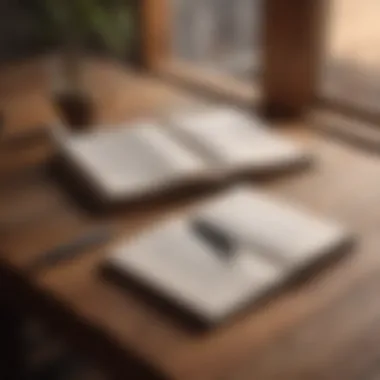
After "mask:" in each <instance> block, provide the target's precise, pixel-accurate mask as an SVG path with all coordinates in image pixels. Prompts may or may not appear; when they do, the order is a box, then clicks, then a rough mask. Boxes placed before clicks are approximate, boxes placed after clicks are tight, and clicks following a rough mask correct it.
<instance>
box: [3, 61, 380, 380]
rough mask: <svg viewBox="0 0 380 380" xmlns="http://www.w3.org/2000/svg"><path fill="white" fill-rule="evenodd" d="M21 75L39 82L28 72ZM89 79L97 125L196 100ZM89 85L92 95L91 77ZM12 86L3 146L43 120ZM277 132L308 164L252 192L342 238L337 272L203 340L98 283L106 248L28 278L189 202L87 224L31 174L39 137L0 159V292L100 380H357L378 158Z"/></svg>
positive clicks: (100, 69)
mask: <svg viewBox="0 0 380 380" xmlns="http://www.w3.org/2000/svg"><path fill="white" fill-rule="evenodd" d="M43 62H44V61H43ZM40 64H41V63H40ZM34 67H35V68H36V70H37V69H38V70H41V67H40V66H39V65H38V64H36V65H35V66H34ZM89 67H90V69H89V77H91V78H95V79H96V81H97V82H98V83H106V84H107V86H106V90H105V91H104V92H102V93H101V94H99V96H98V98H97V101H98V102H99V105H100V106H99V109H100V111H99V120H101V121H108V120H109V121H110V122H113V121H120V120H124V119H125V118H127V117H132V118H133V117H136V116H138V115H142V116H147V115H156V114H157V113H160V112H163V111H164V110H166V111H168V110H171V109H178V107H182V106H186V105H190V104H194V102H196V100H194V99H193V98H192V96H190V95H187V94H186V93H184V92H182V91H180V90H179V89H177V88H175V87H170V86H169V85H166V84H164V83H162V82H160V81H158V80H155V79H152V78H151V79H148V78H139V77H136V76H134V75H132V74H130V73H124V72H121V71H120V70H118V69H115V68H113V69H111V68H110V67H109V66H107V65H104V64H102V63H100V64H91V65H90V66H89ZM30 70H31V69H30ZM32 72H33V71H32ZM40 72H41V73H43V70H41V71H40ZM41 75H42V74H41ZM16 78H17V75H16V74H15V79H14V80H15V81H16ZM32 78H33V76H32ZM92 83H93V84H92V85H93V86H94V88H97V86H96V82H94V79H93V80H92ZM126 83H129V84H130V85H129V87H127V88H126V87H125V84H126ZM17 84H18V85H19V88H20V90H18V91H14V93H13V95H12V99H4V102H3V104H10V103H12V104H11V106H10V107H9V108H8V107H7V108H6V110H7V116H8V120H10V121H9V124H8V127H9V128H10V129H9V130H7V135H8V136H10V135H12V134H13V133H16V132H14V131H17V133H23V132H24V131H30V130H33V128H34V126H35V124H34V123H32V122H30V123H28V120H31V121H33V120H41V121H46V122H48V121H49V120H50V119H51V118H52V119H54V112H52V111H51V109H50V105H49V102H48V99H47V97H46V89H44V88H43V86H41V87H42V88H40V87H39V86H36V85H33V86H30V88H33V91H32V92H31V93H30V94H29V93H28V92H25V91H21V89H22V86H20V84H19V83H18V82H17V81H16V85H17ZM131 89H133V90H134V91H132V90H131ZM28 96H32V97H37V98H38V99H39V101H38V102H37V104H36V103H33V102H30V103H29V102H27V101H23V103H22V104H23V112H22V115H21V114H20V111H19V108H18V107H17V104H18V102H19V101H20V99H24V98H25V97H28ZM34 99H35V98H34ZM9 102H10V103H9ZM27 115H29V117H27ZM11 126H12V128H11ZM281 133H284V134H286V135H289V136H291V138H294V139H295V140H297V141H300V142H301V143H302V144H305V145H306V146H307V147H309V148H310V149H312V150H313V151H314V152H315V155H316V158H317V160H318V162H317V165H316V166H315V167H314V168H313V169H312V170H309V171H306V172H304V173H300V174H297V175H292V176H289V177H282V178H281V179H278V180H272V181H265V182H260V183H258V186H260V187H262V188H265V189H267V190H268V191H269V192H270V193H274V194H277V195H278V196H280V197H284V198H286V199H289V200H290V201H296V202H299V203H301V204H303V205H304V206H306V207H307V208H308V209H310V210H311V211H314V212H316V213H320V214H322V215H324V216H326V217H331V218H333V219H337V220H338V221H340V222H341V223H343V224H345V225H347V227H348V228H350V229H351V230H352V231H354V232H355V233H356V235H357V238H358V243H357V247H356V249H355V250H354V251H353V252H352V254H351V255H349V256H347V257H346V258H345V259H344V260H342V261H340V262H338V263H336V264H335V265H333V266H331V267H329V268H327V269H325V270H323V271H320V272H318V273H315V276H313V277H312V278H310V279H309V280H308V281H306V282H303V283H302V284H298V285H297V286H294V287H291V288H289V289H287V290H284V291H283V292H282V293H281V294H279V295H277V296H276V297H275V298H274V299H272V300H271V302H269V303H267V304H266V305H263V306H262V307H260V308H259V309H252V310H247V311H246V312H244V313H243V314H242V315H240V316H239V318H237V319H235V320H233V321H231V322H230V323H228V324H226V325H223V326H221V327H220V328H218V329H217V330H215V331H211V332H195V331H193V330H191V329H189V328H186V327H185V326H184V325H183V324H181V323H179V322H178V321H177V320H176V319H174V318H172V317H171V316H169V315H167V314H165V313H163V312H162V311H160V310H159V309H157V308H156V307H154V305H151V304H149V303H146V302H145V300H144V299H142V298H141V297H139V296H137V295H136V294H135V293H134V292H133V291H132V290H131V289H125V290H121V289H119V288H118V287H116V286H114V285H113V284H111V283H109V282H107V281H105V280H104V278H103V277H102V276H101V274H100V272H99V266H100V264H101V261H102V259H103V257H104V255H106V254H107V246H102V247H99V248H98V249H96V250H92V251H91V252H87V254H85V255H83V256H81V257H78V258H76V259H75V260H72V261H68V262H65V263H62V264H60V265H59V266H56V267H51V268H47V269H44V270H41V271H37V272H31V271H30V270H29V269H28V268H29V265H30V263H31V262H32V261H33V259H34V258H36V257H38V256H39V255H40V254H41V253H42V252H43V251H44V250H46V249H48V248H51V247H54V246H56V245H58V244H61V243H63V242H65V241H68V240H70V239H71V238H73V237H74V236H77V235H78V234H80V232H81V231H85V230H86V229H88V228H91V227H92V226H94V225H98V224H99V223H104V222H112V223H114V224H115V225H116V226H117V228H116V232H115V241H116V240H117V238H118V236H121V235H122V236H133V235H134V234H136V233H138V232H139V231H141V230H142V229H143V228H144V227H146V226H148V225H150V224H151V223H155V222H157V221H159V220H160V219H161V218H165V217H167V216H168V215H169V214H171V213H175V212H179V211H180V210H183V209H184V208H186V207H187V206H188V205H190V204H192V203H194V202H197V201H199V199H198V198H197V197H188V198H187V199H182V200H181V199H175V200H173V201H171V202H166V203H161V204H150V205H149V207H148V206H146V207H140V208H135V209H125V210H120V211H119V212H118V213H117V214H114V215H109V216H107V217H99V216H98V217H94V216H92V215H90V214H88V213H86V212H85V211H84V210H82V209H80V208H79V207H78V205H77V204H76V203H75V202H73V201H72V200H71V198H70V197H69V196H68V195H67V194H65V193H64V192H63V190H62V188H60V187H59V186H58V185H57V183H55V182H54V181H52V180H51V177H50V176H49V175H48V173H46V172H45V171H44V170H43V168H44V164H46V162H47V161H48V160H49V158H50V157H51V155H52V149H51V144H49V141H47V140H46V139H42V140H41V141H37V142H34V143H33V144H32V145H31V146H27V147H24V148H23V149H14V150H13V149H3V148H2V149H1V151H0V175H1V180H0V220H1V221H4V222H5V223H4V224H3V223H1V225H0V247H1V257H0V275H1V278H2V281H4V282H6V283H7V284H8V285H9V286H11V289H12V297H14V299H15V300H16V301H17V303H19V304H20V305H24V306H25V307H26V308H28V309H31V310H34V311H37V312H38V313H40V314H41V315H43V316H44V318H45V320H46V321H47V322H48V323H50V324H51V325H52V326H53V327H55V329H56V330H57V331H59V332H60V333H61V334H62V336H63V337H65V338H66V339H67V340H68V341H69V342H70V343H71V344H73V345H74V346H76V347H77V348H79V349H82V350H83V351H84V352H86V354H87V355H88V356H89V357H90V358H92V360H94V361H96V362H97V363H98V364H99V365H101V366H102V367H103V368H105V369H106V370H107V371H108V373H109V374H110V375H111V378H115V379H125V378H126V377H130V378H133V379H144V378H159V379H160V378H164V379H180V380H193V379H197V380H223V379H231V380H232V379H234V380H236V379H237V380H240V379H242V380H245V379H247V380H248V379H253V378H255V379H260V380H267V379H268V380H269V379H278V378H291V379H293V380H294V379H302V380H303V379H347V380H350V379H352V380H354V379H361V378H362V377H361V376H364V375H365V374H367V373H369V372H368V371H369V370H370V369H371V368H374V366H375V365H376V363H377V361H378V360H379V357H380V338H379V337H380V334H379V332H380V305H379V303H378V301H377V298H378V288H379V286H380V257H379V255H378V251H379V247H380V235H379V234H378V226H379V223H380V209H379V207H378V204H380V192H379V189H378V186H379V184H380V183H379V181H380V179H379V178H380V158H379V157H378V156H377V155H373V154H370V153H366V152H363V151H356V150H354V149H353V148H351V147H349V146H345V145H340V144H339V143H337V142H334V141H330V140H329V139H327V138H325V137H323V136H321V135H315V134H313V132H312V131H311V130H308V128H307V125H305V124H299V125H295V124H294V125H292V126H289V128H282V129H281ZM9 220H11V221H12V223H10V224H9V225H7V223H6V221H9ZM295 238H296V237H295ZM113 243H114V242H111V243H110V244H113ZM132 374H133V375H132ZM126 375H128V376H126Z"/></svg>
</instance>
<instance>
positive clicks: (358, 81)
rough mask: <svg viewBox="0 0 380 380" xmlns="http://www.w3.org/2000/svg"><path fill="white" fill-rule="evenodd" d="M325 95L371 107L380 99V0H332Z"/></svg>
mask: <svg viewBox="0 0 380 380" xmlns="http://www.w3.org/2000/svg"><path fill="white" fill-rule="evenodd" d="M330 4H331V13H330V15H331V18H330V26H329V32H328V39H327V41H328V45H327V55H326V61H325V67H324V72H323V79H322V93H323V95H324V96H325V97H327V98H331V99H334V100H337V101H341V102H344V103H349V104H352V105H354V106H355V107H359V108H365V109H368V110H370V109H371V110H374V109H379V105H378V103H379V101H380V49H378V46H379V42H380V23H379V21H378V16H379V15H380V1H378V0H360V1H359V0H332V1H331V3H330Z"/></svg>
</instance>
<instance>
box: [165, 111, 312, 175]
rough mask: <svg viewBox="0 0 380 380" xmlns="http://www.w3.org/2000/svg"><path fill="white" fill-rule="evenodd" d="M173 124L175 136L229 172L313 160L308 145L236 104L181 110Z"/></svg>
mask: <svg viewBox="0 0 380 380" xmlns="http://www.w3.org/2000/svg"><path fill="white" fill-rule="evenodd" d="M169 125H170V126H171V130H172V132H173V134H174V135H175V136H177V137H178V138H179V139H180V140H182V141H183V142H184V143H185V144H186V145H188V146H189V147H191V148H192V149H193V150H195V151H197V152H198V153H199V154H200V155H201V156H203V157H204V158H205V159H207V160H209V161H210V163H212V164H213V165H214V166H215V169H216V170H217V169H219V170H220V171H221V172H223V173H225V172H226V174H229V173H233V172H235V171H237V172H239V171H247V170H248V171H252V173H253V174H255V173H257V172H260V173H261V172H270V171H272V170H274V171H277V170H281V169H289V168H291V167H293V166H297V167H298V166H303V165H304V164H306V163H309V161H310V154H309V153H307V152H306V151H305V150H304V149H302V148H301V147H299V146H297V145H296V144H294V143H293V142H292V141H290V140H287V139H286V138H284V137H282V136H279V135H277V134H276V133H275V132H274V131H272V130H270V129H269V127H267V126H266V125H265V124H264V122H262V121H261V120H260V119H258V118H256V117H254V116H251V115H249V114H248V113H244V112H243V111H240V110H238V109H235V108H211V109H205V110H200V111H192V112H190V111H189V112H187V113H186V112H185V113H183V114H177V115H174V116H172V118H171V119H170V120H169Z"/></svg>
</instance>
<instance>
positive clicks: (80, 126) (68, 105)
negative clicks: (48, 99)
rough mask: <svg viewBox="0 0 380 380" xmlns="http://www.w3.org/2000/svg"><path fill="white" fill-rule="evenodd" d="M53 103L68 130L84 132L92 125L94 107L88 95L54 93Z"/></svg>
mask: <svg viewBox="0 0 380 380" xmlns="http://www.w3.org/2000/svg"><path fill="white" fill-rule="evenodd" d="M53 102H54V104H55V106H56V109H57V111H58V113H59V115H60V116H61V118H62V120H63V121H64V123H65V124H66V126H67V127H68V128H70V129H73V130H84V129H88V128H91V126H92V124H93V123H94V105H93V102H92V100H91V99H90V97H89V96H88V95H86V94H84V93H81V92H75V91H73V92H62V93H56V94H54V95H53Z"/></svg>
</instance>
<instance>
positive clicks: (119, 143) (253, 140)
mask: <svg viewBox="0 0 380 380" xmlns="http://www.w3.org/2000/svg"><path fill="white" fill-rule="evenodd" d="M164 124H165V125H160V123H158V122H140V123H136V124H135V125H133V126H125V127H121V128H118V129H114V130H108V131H95V132H87V133H81V134H75V135H69V136H67V137H64V138H60V139H59V140H58V149H59V152H60V153H61V155H62V156H63V157H64V159H65V162H67V163H68V164H69V167H70V169H72V170H75V171H76V172H78V173H79V174H80V177H81V178H83V179H84V180H86V182H87V183H88V184H89V185H90V187H91V190H92V192H93V193H95V194H97V196H98V197H99V198H101V199H102V200H103V201H106V202H114V201H121V200H128V199H133V198H134V197H142V196H145V195H149V194H150V193H157V192H160V191H164V190H165V189H171V188H174V187H182V186H187V185H188V184H197V183H203V181H206V182H207V181H214V180H220V179H224V178H226V177H230V176H231V175H238V174H243V173H249V174H252V175H255V174H256V175H257V174H259V173H269V172H273V171H278V170H286V169H291V168H296V167H302V166H304V164H305V163H308V162H309V159H310V157H309V155H308V154H307V153H306V152H305V151H303V150H302V149H301V148H299V147H297V146H295V145H294V144H293V143H292V142H290V141H287V140H286V139H284V138H281V137H279V136H277V135H276V134H275V133H274V132H273V131H271V130H270V129H269V128H267V127H266V126H265V125H263V123H262V122H260V121H259V120H258V119H255V118H252V117H250V116H248V115H246V114H244V113H242V112H240V111H237V110H235V109H228V108H227V109H225V108H220V109H219V108H218V109H211V110H205V111H198V112H191V113H190V112H188V113H187V114H181V115H177V116H173V117H171V118H170V119H169V120H166V121H165V122H164Z"/></svg>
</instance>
